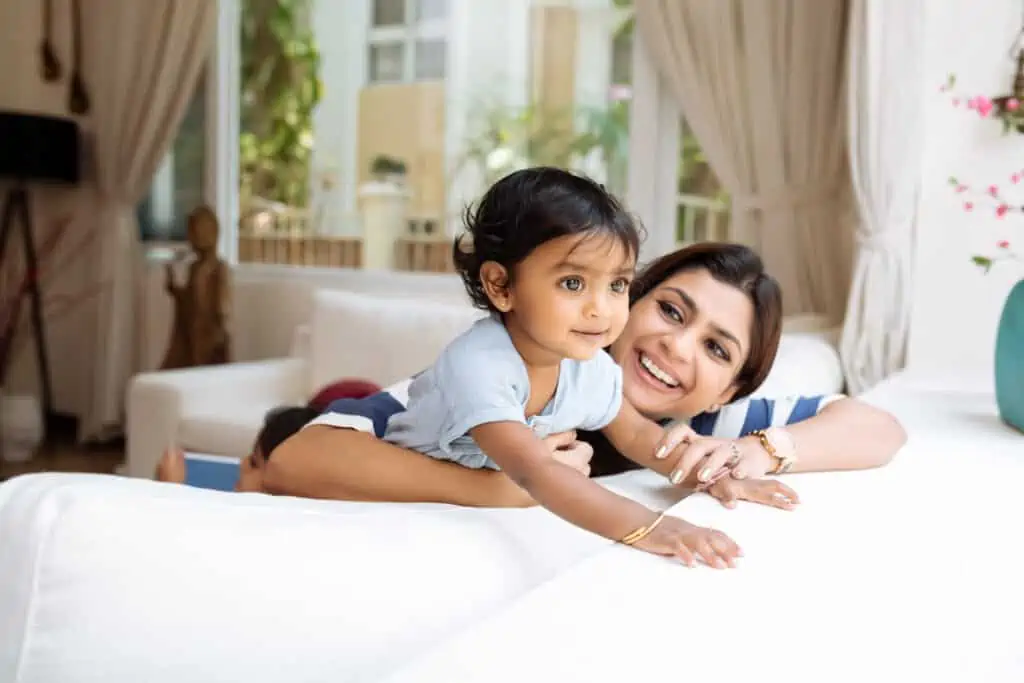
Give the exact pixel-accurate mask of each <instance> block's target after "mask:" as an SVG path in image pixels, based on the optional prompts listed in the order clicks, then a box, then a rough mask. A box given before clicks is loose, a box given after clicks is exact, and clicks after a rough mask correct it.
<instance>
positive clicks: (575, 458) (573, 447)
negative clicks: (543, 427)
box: [545, 437, 594, 477]
mask: <svg viewBox="0 0 1024 683" xmlns="http://www.w3.org/2000/svg"><path fill="white" fill-rule="evenodd" d="M548 438H551V437H548ZM545 441H547V440H546V439H545ZM551 455H552V457H554V459H555V460H557V461H558V462H560V463H562V464H563V465H568V466H569V467H571V468H573V469H574V470H576V471H577V472H579V473H580V474H582V475H583V476H584V477H589V476H590V459H591V458H592V457H594V449H593V447H592V446H591V445H590V444H589V443H586V442H584V441H573V442H572V443H570V444H569V445H568V446H566V447H564V448H555V449H554V450H552V452H551Z"/></svg>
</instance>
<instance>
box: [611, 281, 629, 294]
mask: <svg viewBox="0 0 1024 683" xmlns="http://www.w3.org/2000/svg"><path fill="white" fill-rule="evenodd" d="M612 291H613V292H615V293H616V294H625V293H626V292H628V291H629V280H627V279H625V278H622V279H620V280H616V281H615V282H613V283H612Z"/></svg>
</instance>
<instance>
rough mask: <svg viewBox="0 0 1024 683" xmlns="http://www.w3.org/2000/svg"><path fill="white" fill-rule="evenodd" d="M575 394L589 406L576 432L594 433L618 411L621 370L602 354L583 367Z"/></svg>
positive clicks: (598, 353)
mask: <svg viewBox="0 0 1024 683" xmlns="http://www.w3.org/2000/svg"><path fill="white" fill-rule="evenodd" d="M584 367H585V370H584V372H583V378H582V381H581V382H580V387H579V392H580V397H581V400H583V401H586V402H587V405H588V406H589V407H590V410H589V412H588V415H587V416H586V419H585V420H584V422H583V424H581V425H580V426H579V428H580V429H585V430H587V431H590V432H596V431H598V430H601V429H604V428H605V427H607V426H608V425H609V423H611V421H612V420H614V419H615V417H616V416H617V415H618V414H619V411H620V410H621V409H622V368H620V367H619V364H618V363H616V362H615V361H614V360H612V357H611V356H609V355H608V354H607V353H605V352H604V351H598V352H597V355H596V356H594V357H593V358H592V359H591V360H589V361H587V362H586V364H585V366H584Z"/></svg>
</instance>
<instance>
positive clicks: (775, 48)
mask: <svg viewBox="0 0 1024 683" xmlns="http://www.w3.org/2000/svg"><path fill="white" fill-rule="evenodd" d="M635 7H636V20H637V28H638V30H639V31H640V35H641V39H642V40H643V41H644V43H645V44H646V45H647V48H648V49H649V50H650V52H651V55H652V58H653V60H654V62H655V64H656V65H657V66H658V67H659V70H660V72H661V74H662V77H663V78H664V79H665V80H666V82H667V83H668V85H669V87H670V88H671V90H672V92H673V93H674V95H675V97H676V98H677V99H678V102H679V106H680V108H681V110H682V112H683V115H684V116H685V117H686V121H687V123H688V124H689V126H690V127H691V128H692V129H693V132H694V135H696V137H697V139H698V140H699V141H700V144H701V147H702V149H703V150H704V152H705V154H706V155H707V157H708V160H709V162H710V164H711V166H712V168H713V169H714V170H715V173H716V174H717V175H718V177H719V179H720V180H721V181H722V183H723V184H724V185H725V187H726V189H727V190H728V191H729V192H730V193H731V195H732V209H733V218H732V237H733V238H734V239H737V240H739V241H742V242H745V243H748V244H750V245H751V246H754V247H755V248H757V249H758V250H759V251H760V253H761V255H762V256H763V258H764V259H765V263H766V265H767V266H768V268H769V269H770V271H771V272H772V274H773V275H775V276H776V277H777V278H778V279H779V281H780V282H781V284H782V288H783V292H784V294H785V301H786V312H787V313H800V312H811V311H813V312H818V313H824V314H826V315H828V316H829V317H831V318H833V319H835V320H839V319H840V318H841V316H842V312H843V309H844V307H845V300H846V287H847V284H848V274H849V269H850V267H849V263H850V260H851V259H850V255H849V250H850V247H849V244H850V241H851V240H850V238H849V230H848V225H846V223H845V222H844V221H842V220H841V216H840V213H841V208H840V207H841V205H842V202H841V197H842V196H843V194H844V193H843V188H844V187H845V186H846V184H847V181H846V180H845V167H844V146H845V144H844V143H845V137H844V135H843V126H844V118H843V111H844V110H843V104H842V99H841V93H842V82H843V55H844V50H843V44H844V35H845V29H846V26H845V24H846V2H845V1H844V0H636V2H635Z"/></svg>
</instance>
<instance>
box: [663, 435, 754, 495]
mask: <svg viewBox="0 0 1024 683" xmlns="http://www.w3.org/2000/svg"><path fill="white" fill-rule="evenodd" d="M678 450H680V451H681V452H682V455H680V457H679V461H678V462H677V463H676V466H675V469H673V471H672V474H671V475H670V477H669V480H670V481H671V482H672V483H673V484H679V483H680V482H683V481H686V480H687V479H688V478H689V477H690V475H691V474H692V473H693V472H694V471H695V470H696V481H697V486H698V488H700V487H701V486H706V485H708V483H709V482H712V483H713V482H714V481H716V480H717V479H719V478H720V477H721V476H722V474H723V472H722V470H723V469H726V468H728V470H730V475H731V477H732V478H733V479H761V478H763V477H764V476H765V475H766V474H767V473H768V472H769V470H771V469H772V467H773V465H774V463H773V462H772V457H771V455H769V453H768V451H766V450H765V449H764V448H763V447H762V446H761V442H760V441H759V440H758V439H757V438H754V437H743V438H742V439H735V440H734V439H716V438H714V437H710V436H704V437H697V438H696V439H693V440H692V441H691V442H689V443H685V444H684V445H683V446H682V447H680V448H679V449H678Z"/></svg>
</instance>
